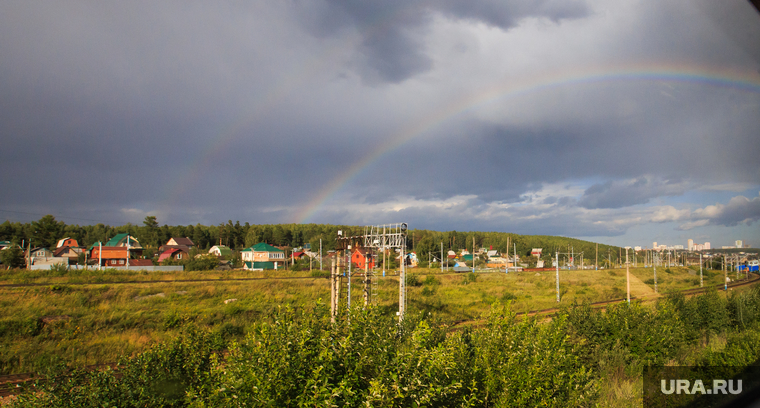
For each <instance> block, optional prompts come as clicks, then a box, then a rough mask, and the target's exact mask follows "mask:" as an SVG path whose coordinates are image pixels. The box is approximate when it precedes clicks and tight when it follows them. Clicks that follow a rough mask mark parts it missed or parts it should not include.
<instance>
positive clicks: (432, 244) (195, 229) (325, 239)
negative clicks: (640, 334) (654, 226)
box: [0, 215, 620, 264]
mask: <svg viewBox="0 0 760 408" xmlns="http://www.w3.org/2000/svg"><path fill="white" fill-rule="evenodd" d="M338 230H343V231H344V236H353V235H362V234H364V227H357V226H347V225H330V224H274V225H251V224H249V223H247V222H246V223H244V224H241V223H240V221H236V222H234V223H233V222H232V220H229V221H227V223H225V224H219V225H209V226H207V225H201V224H196V225H186V226H184V225H177V226H169V225H163V226H161V225H159V223H158V220H157V219H156V217H153V216H148V217H146V218H145V220H144V221H143V225H135V224H126V225H122V226H110V225H105V224H96V225H84V226H80V225H72V224H66V223H64V222H62V221H57V220H56V219H55V217H53V216H52V215H46V216H44V217H42V218H40V219H39V220H37V221H32V222H30V223H19V222H10V221H5V222H4V223H2V224H0V240H8V241H11V242H13V243H15V244H18V245H21V244H22V243H26V244H28V243H29V242H30V240H31V245H32V246H43V247H48V248H51V247H54V246H55V244H56V242H57V241H58V240H59V239H61V238H64V237H70V238H74V239H76V240H77V242H78V243H79V244H80V245H82V246H89V245H91V244H93V243H95V242H98V241H101V242H106V241H107V240H108V239H110V238H112V237H113V236H114V235H116V234H120V233H129V234H131V235H132V236H134V237H135V238H137V240H138V241H140V244H141V245H142V246H143V247H146V248H158V247H159V246H161V245H163V244H165V243H166V242H167V241H168V240H169V239H170V238H171V237H187V238H190V239H191V240H192V241H193V242H194V243H195V244H196V246H198V248H201V249H208V248H210V247H211V246H213V245H217V244H223V245H226V246H228V247H230V248H232V249H234V250H240V249H244V248H247V247H249V246H251V245H254V244H257V243H259V242H266V243H268V244H270V245H275V246H289V247H300V246H304V245H305V244H311V247H312V249H313V250H317V249H318V248H319V245H320V240H321V243H322V248H323V250H324V251H327V250H331V249H335V241H336V238H337V233H338ZM473 240H474V244H475V249H476V250H477V249H480V248H486V249H491V248H492V249H495V250H498V251H499V253H502V254H506V253H507V250H508V251H509V253H510V254H513V253H514V251H515V250H516V251H517V254H518V255H519V256H521V257H522V256H528V255H530V252H531V249H533V248H543V255H542V259H543V260H545V261H547V262H550V261H551V259H552V257H553V256H554V253H555V252H557V251H558V252H561V253H563V254H564V253H570V252H572V253H574V254H576V258H579V257H580V255H579V254H580V253H583V256H584V257H585V259H586V264H592V263H593V262H594V260H595V257H596V245H597V244H595V243H593V242H589V241H583V240H579V239H574V238H566V237H556V236H546V235H519V234H512V233H505V232H477V231H474V232H473V231H470V232H462V231H445V232H439V231H430V230H418V229H412V230H409V231H408V238H407V250H408V251H415V252H416V253H417V256H418V258H419V259H421V260H427V259H428V255H430V257H431V258H433V257H435V258H440V255H441V247H443V251H444V256H446V252H447V251H448V250H454V251H459V250H461V249H466V250H468V251H472V250H473ZM507 246H509V248H507ZM619 251H620V248H619V247H613V246H610V245H603V244H599V259H600V264H601V260H602V258H603V257H604V258H606V257H607V255H608V254H609V255H610V256H611V257H612V259H613V260H615V261H617V260H618V256H619V254H620V252H619ZM563 256H564V255H563ZM576 264H577V262H576Z"/></svg>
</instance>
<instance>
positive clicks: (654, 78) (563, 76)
mask: <svg viewBox="0 0 760 408" xmlns="http://www.w3.org/2000/svg"><path fill="white" fill-rule="evenodd" d="M621 81H622V82H631V81H645V82H676V83H687V84H694V85H698V86H707V87H719V88H727V89H735V90H739V91H744V92H752V93H760V77H758V75H757V73H755V72H751V73H747V72H739V71H734V70H728V69H710V68H705V67H697V68H694V67H690V66H677V65H672V66H664V65H642V66H635V67H631V66H628V67H605V69H603V70H595V71H588V70H586V71H576V72H568V71H563V72H561V73H552V74H546V75H542V76H535V77H532V78H527V79H524V80H522V81H510V80H505V81H502V82H501V83H497V84H493V85H492V86H489V87H487V88H485V89H482V90H480V91H479V92H474V93H472V94H470V95H468V96H466V97H464V98H461V99H459V100H453V101H450V102H448V103H446V104H444V105H443V106H440V107H438V108H437V109H434V110H433V111H431V112H429V113H428V114H427V115H425V116H423V117H421V118H418V119H416V120H415V121H414V122H411V123H407V124H406V125H404V126H403V127H401V128H400V129H399V130H398V131H396V132H395V133H393V134H391V135H390V136H389V137H388V138H387V139H386V142H385V143H383V144H382V145H381V146H380V147H378V148H377V149H375V150H374V151H372V152H370V153H368V154H366V155H365V156H364V157H362V158H360V159H359V160H357V161H356V162H354V164H353V165H351V167H350V168H348V169H346V170H345V171H343V172H342V173H341V175H340V176H338V177H336V178H334V179H333V180H331V181H330V182H329V183H327V184H326V185H325V187H324V188H323V189H322V190H321V191H320V193H319V194H318V195H317V196H316V197H314V198H313V199H312V200H311V201H310V202H309V203H308V204H307V205H305V206H303V208H302V209H301V210H300V211H298V212H297V214H296V215H295V217H294V218H295V219H294V220H293V221H294V222H296V223H308V222H310V221H311V220H312V218H313V216H314V215H315V214H316V213H317V212H318V211H319V210H320V208H321V207H322V206H323V205H324V204H325V203H327V202H328V201H330V199H331V198H332V197H333V196H335V195H336V194H337V193H338V192H339V191H341V189H342V188H343V187H344V186H346V185H347V184H350V183H351V181H352V180H354V179H355V178H357V177H358V176H359V175H360V174H361V173H362V171H363V170H364V169H366V168H367V167H369V166H371V165H372V164H373V163H375V162H377V161H378V160H379V159H380V158H381V157H383V156H385V155H386V154H388V153H390V152H392V151H394V150H396V149H398V148H399V147H401V146H402V145H404V144H405V143H408V142H409V141H411V140H413V139H414V138H416V137H418V136H420V135H422V134H424V133H426V132H428V131H430V130H431V129H433V128H435V127H437V126H439V125H441V124H442V123H444V122H446V121H447V120H450V119H451V118H454V117H456V116H459V115H460V114H462V113H464V112H466V111H468V110H471V109H473V108H475V107H478V106H481V105H484V104H487V103H490V102H493V101H496V100H500V99H508V98H517V97H520V96H524V95H528V94H532V93H537V92H541V91H545V90H549V89H553V88H558V87H565V86H577V85H588V84H595V83H608V82H621Z"/></svg>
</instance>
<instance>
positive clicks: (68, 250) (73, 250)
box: [53, 246, 82, 256]
mask: <svg viewBox="0 0 760 408" xmlns="http://www.w3.org/2000/svg"><path fill="white" fill-rule="evenodd" d="M81 251H82V250H81V248H77V247H69V246H64V247H60V248H56V249H55V251H53V256H61V255H62V254H65V253H74V254H76V255H77V256H79V254H80V253H81Z"/></svg>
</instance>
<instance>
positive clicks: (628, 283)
mask: <svg viewBox="0 0 760 408" xmlns="http://www.w3.org/2000/svg"><path fill="white" fill-rule="evenodd" d="M625 286H626V292H628V304H629V305H630V304H631V273H630V272H629V271H628V248H626V249H625Z"/></svg>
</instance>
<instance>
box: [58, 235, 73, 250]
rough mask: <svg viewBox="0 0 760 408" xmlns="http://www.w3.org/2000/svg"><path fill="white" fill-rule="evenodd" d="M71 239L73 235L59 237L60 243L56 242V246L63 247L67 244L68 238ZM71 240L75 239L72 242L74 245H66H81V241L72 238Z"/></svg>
mask: <svg viewBox="0 0 760 408" xmlns="http://www.w3.org/2000/svg"><path fill="white" fill-rule="evenodd" d="M69 239H71V237H66V238H61V239H59V240H58V244H56V245H55V247H56V248H60V247H62V246H64V245H66V240H69ZM71 240H72V241H74V242H72V244H73V245H66V246H79V243H78V242H77V240H75V239H71Z"/></svg>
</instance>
